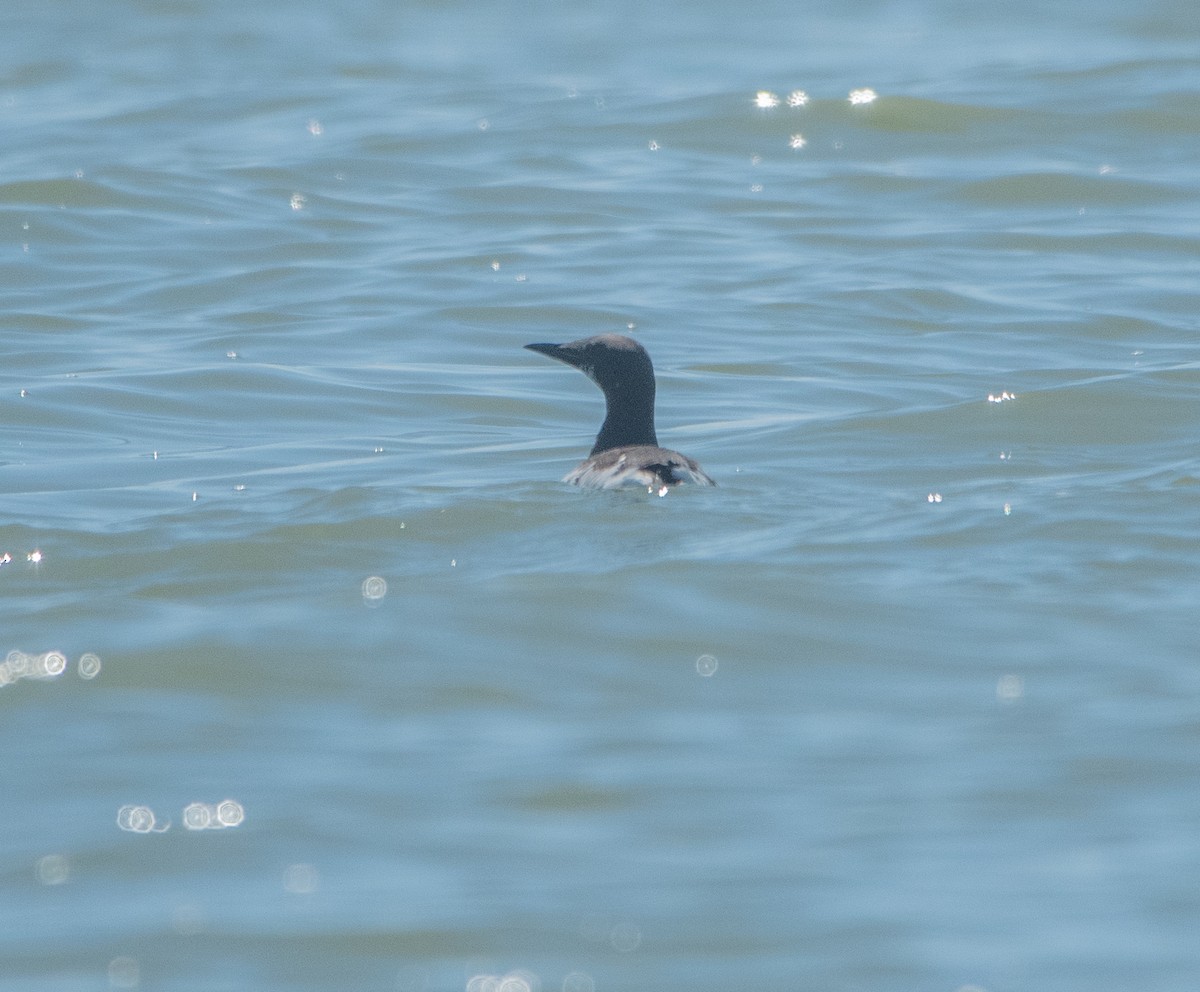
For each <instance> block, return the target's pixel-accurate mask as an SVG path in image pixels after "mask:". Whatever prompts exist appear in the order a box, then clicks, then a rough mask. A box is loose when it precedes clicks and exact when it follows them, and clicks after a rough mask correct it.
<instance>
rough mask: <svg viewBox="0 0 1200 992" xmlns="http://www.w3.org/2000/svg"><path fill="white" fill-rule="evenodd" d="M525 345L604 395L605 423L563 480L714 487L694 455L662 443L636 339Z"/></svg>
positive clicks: (605, 485) (647, 367)
mask: <svg viewBox="0 0 1200 992" xmlns="http://www.w3.org/2000/svg"><path fill="white" fill-rule="evenodd" d="M525 347H526V348H528V349H529V350H530V351H536V352H538V353H539V354H542V355H546V356H547V357H549V358H555V359H557V360H558V361H560V362H565V363H566V364H567V365H570V366H571V367H572V368H577V369H579V371H580V372H582V373H583V374H584V375H586V376H587V377H588V378H589V379H591V380H592V382H594V383H595V384H596V385H597V386H599V387H600V389H601V390H602V391H603V393H604V403H605V415H604V423H603V424H602V425H601V427H600V433H599V434H598V435H596V444H595V445H594V446H593V448H592V450H591V452H590V453H589V455H588V457H587V458H586V459H585V460H584V461H582V462H581V463H580V464H579V465H577V466H575V468H573V469H572V470H571V471H570V472H568V473H567V475H566V476H565V477H564V478H563V480H562V481H563V482H567V483H570V484H572V485H576V486H582V487H583V488H585V489H619V488H621V487H623V486H629V485H639V486H645V487H646V488H647V490H648V491H650V492H652V493H655V492H656V493H658V495H660V496H665V495H666V494H667V492H669V491H670V489H671V487H672V486H677V485H679V484H680V483H684V482H690V483H694V484H696V485H700V486H715V485H716V483H715V482H713V480H712V479H711V478H709V476H708V475H706V474H705V472H704V470H703V469H702V468H700V466H699V465H697V464H696V462H695V460H694V459H691V458H689V457H688V456H687V455H682V454H680V453H679V452H678V451H672V450H671V449H670V448H660V447H659V446H658V436H657V435H656V434H655V433H654V366H653V364H652V363H651V362H650V356H649V354H647V352H646V349H645V348H643V347H642V346H641V345H640V344H638V343H637V342H636V341H634V340H633V338H628V337H626V336H625V335H623V334H598V335H596V336H595V337H590V338H581V339H580V340H578V341H570V342H568V343H567V344H527V345H525Z"/></svg>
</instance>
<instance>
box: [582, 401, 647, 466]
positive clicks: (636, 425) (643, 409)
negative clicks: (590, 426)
mask: <svg viewBox="0 0 1200 992" xmlns="http://www.w3.org/2000/svg"><path fill="white" fill-rule="evenodd" d="M604 399H605V408H606V409H605V416H604V423H603V424H602V425H601V427H600V433H599V434H598V435H596V445H595V447H593V448H592V454H593V455H598V454H600V452H601V451H608V450H609V449H610V448H624V447H628V446H630V445H635V444H648V445H650V446H651V447H654V448H657V447H658V438H657V437H656V436H655V433H654V392H653V390H651V391H650V392H649V394H646V393H645V392H643V393H642V395H641V397H640V398H636V399H635V398H634V397H632V396H629V395H606V396H605V398H604Z"/></svg>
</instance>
